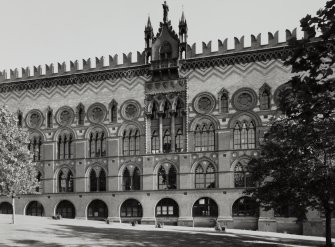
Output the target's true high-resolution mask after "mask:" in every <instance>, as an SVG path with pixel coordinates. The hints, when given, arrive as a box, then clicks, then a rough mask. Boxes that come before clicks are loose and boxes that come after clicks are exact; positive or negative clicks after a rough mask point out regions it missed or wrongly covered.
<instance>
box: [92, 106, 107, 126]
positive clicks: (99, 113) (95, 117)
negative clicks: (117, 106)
mask: <svg viewBox="0 0 335 247" xmlns="http://www.w3.org/2000/svg"><path fill="white" fill-rule="evenodd" d="M106 114H107V110H106V107H105V106H104V105H102V104H94V105H92V106H90V108H88V111H87V116H88V120H89V121H90V122H92V123H100V122H102V121H104V120H105V117H106Z"/></svg>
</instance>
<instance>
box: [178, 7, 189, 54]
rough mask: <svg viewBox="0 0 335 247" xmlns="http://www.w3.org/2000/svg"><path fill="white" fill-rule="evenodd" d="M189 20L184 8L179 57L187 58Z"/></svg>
mask: <svg viewBox="0 0 335 247" xmlns="http://www.w3.org/2000/svg"><path fill="white" fill-rule="evenodd" d="M187 31H188V28H187V22H186V18H185V15H184V10H183V12H182V14H181V19H180V21H179V42H180V44H179V53H180V54H179V58H180V59H185V58H186V47H187Z"/></svg>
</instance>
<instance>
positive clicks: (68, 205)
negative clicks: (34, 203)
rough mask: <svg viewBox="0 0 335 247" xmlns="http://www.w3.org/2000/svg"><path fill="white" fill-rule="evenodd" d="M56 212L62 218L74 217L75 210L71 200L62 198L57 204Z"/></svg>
mask: <svg viewBox="0 0 335 247" xmlns="http://www.w3.org/2000/svg"><path fill="white" fill-rule="evenodd" d="M56 214H57V215H60V216H62V218H69V219H74V218H75V216H76V210H75V208H74V206H73V204H72V202H70V201H67V200H64V201H61V202H60V203H59V204H58V205H57V209H56Z"/></svg>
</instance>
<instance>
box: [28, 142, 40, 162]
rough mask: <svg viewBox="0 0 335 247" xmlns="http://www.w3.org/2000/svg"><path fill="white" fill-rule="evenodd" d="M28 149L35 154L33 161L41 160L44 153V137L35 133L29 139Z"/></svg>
mask: <svg viewBox="0 0 335 247" xmlns="http://www.w3.org/2000/svg"><path fill="white" fill-rule="evenodd" d="M28 149H29V151H30V152H31V153H32V154H33V161H34V162H36V161H40V160H41V153H42V137H41V136H40V135H33V136H32V137H31V138H30V140H29V144H28Z"/></svg>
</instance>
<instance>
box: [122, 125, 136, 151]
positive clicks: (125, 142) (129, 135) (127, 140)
mask: <svg viewBox="0 0 335 247" xmlns="http://www.w3.org/2000/svg"><path fill="white" fill-rule="evenodd" d="M122 148H123V149H122V151H123V155H125V156H128V155H139V154H140V132H139V130H138V129H132V128H128V129H127V130H125V131H124V132H123V137H122Z"/></svg>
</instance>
